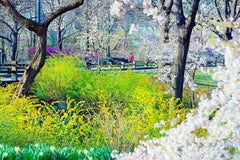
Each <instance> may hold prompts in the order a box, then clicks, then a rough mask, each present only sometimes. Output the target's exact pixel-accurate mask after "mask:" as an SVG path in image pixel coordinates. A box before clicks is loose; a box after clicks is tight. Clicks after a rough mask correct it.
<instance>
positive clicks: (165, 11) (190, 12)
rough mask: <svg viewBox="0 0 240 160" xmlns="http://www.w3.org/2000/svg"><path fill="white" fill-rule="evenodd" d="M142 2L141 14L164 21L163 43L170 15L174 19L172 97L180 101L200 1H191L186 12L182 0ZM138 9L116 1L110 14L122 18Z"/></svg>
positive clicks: (127, 1)
mask: <svg viewBox="0 0 240 160" xmlns="http://www.w3.org/2000/svg"><path fill="white" fill-rule="evenodd" d="M156 2H157V1H154V0H143V1H142V8H143V12H144V13H145V14H147V15H149V16H151V17H152V18H153V20H154V21H156V22H158V23H161V22H162V21H164V25H163V28H164V42H169V30H170V15H171V13H173V15H174V16H175V18H176V25H177V30H178V35H177V37H178V51H177V56H176V59H175V63H174V64H173V67H172V71H171V77H170V78H171V91H172V96H174V97H175V98H180V99H182V93H183V82H184V73H185V66H186V60H187V54H188V50H189V44H190V37H191V33H192V30H193V27H194V26H195V18H196V14H197V11H198V6H199V2H200V0H193V1H191V2H189V4H188V5H187V7H186V8H187V11H186V10H185V14H184V8H183V1H182V0H167V1H159V3H158V5H157V3H156ZM136 8H139V3H137V2H136V1H134V0H116V1H115V2H114V3H113V4H112V8H111V13H112V15H115V16H122V15H124V14H125V13H126V12H127V11H128V10H130V9H136Z"/></svg>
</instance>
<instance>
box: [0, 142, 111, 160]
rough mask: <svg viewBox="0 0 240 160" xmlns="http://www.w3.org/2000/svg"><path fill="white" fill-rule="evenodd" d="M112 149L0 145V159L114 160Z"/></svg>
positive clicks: (37, 144)
mask: <svg viewBox="0 0 240 160" xmlns="http://www.w3.org/2000/svg"><path fill="white" fill-rule="evenodd" d="M111 152H112V150H111V149H107V148H91V149H90V150H77V149H75V148H72V147H64V148H55V147H54V146H49V145H41V144H39V143H36V144H35V145H26V146H23V147H22V148H20V147H16V146H15V147H12V146H9V145H2V144H0V157H1V159H2V160H13V159H14V160H47V159H49V160H50V159H52V160H54V159H56V160H90V159H92V160H102V159H104V160H112V159H113V158H111Z"/></svg>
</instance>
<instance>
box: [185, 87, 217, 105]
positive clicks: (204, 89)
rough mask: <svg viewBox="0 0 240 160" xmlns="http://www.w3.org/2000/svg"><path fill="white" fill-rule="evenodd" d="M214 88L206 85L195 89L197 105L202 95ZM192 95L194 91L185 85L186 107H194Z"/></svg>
mask: <svg viewBox="0 0 240 160" xmlns="http://www.w3.org/2000/svg"><path fill="white" fill-rule="evenodd" d="M212 89H213V88H210V87H206V86H199V87H197V88H196V89H195V90H194V101H195V104H194V105H195V106H196V105H197V104H198V102H199V101H200V95H203V94H208V93H211V91H212ZM192 96H193V91H191V90H190V89H189V88H188V87H185V88H184V90H183V100H182V101H183V104H184V106H185V107H190V108H191V107H193V106H192Z"/></svg>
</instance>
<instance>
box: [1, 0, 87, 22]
mask: <svg viewBox="0 0 240 160" xmlns="http://www.w3.org/2000/svg"><path fill="white" fill-rule="evenodd" d="M0 1H1V0H0ZM83 1H84V0H77V1H76V2H73V3H71V4H68V5H66V6H63V7H61V8H59V9H58V10H56V11H55V12H53V13H51V14H50V15H49V16H48V17H47V19H46V21H45V22H44V24H46V25H47V26H48V25H49V24H50V23H51V22H52V21H53V20H54V19H55V18H57V17H58V16H59V15H61V14H63V13H65V12H67V11H70V10H72V9H75V8H77V7H79V6H81V5H82V4H83Z"/></svg>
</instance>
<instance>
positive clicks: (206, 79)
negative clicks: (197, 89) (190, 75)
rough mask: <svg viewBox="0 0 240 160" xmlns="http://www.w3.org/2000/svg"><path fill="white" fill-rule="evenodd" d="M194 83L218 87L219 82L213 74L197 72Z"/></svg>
mask: <svg viewBox="0 0 240 160" xmlns="http://www.w3.org/2000/svg"><path fill="white" fill-rule="evenodd" d="M194 83H196V84H198V85H204V86H208V87H216V86H217V82H216V81H214V80H213V79H212V74H208V73H202V72H197V73H196V75H195V78H194Z"/></svg>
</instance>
